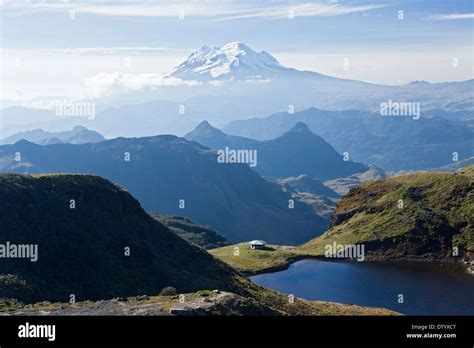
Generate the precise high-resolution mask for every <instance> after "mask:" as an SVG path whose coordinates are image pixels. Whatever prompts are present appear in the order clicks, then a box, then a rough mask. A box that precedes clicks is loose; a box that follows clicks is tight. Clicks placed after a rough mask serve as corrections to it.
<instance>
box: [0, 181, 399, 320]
mask: <svg viewBox="0 0 474 348" xmlns="http://www.w3.org/2000/svg"><path fill="white" fill-rule="evenodd" d="M71 199H73V200H74V204H75V205H73V204H72V202H71ZM72 207H74V208H72ZM0 226H1V227H2V228H1V229H0V243H1V244H2V253H1V255H2V258H0V312H5V311H7V312H8V313H12V314H41V315H44V314H51V315H77V314H82V315H103V314H122V315H160V314H167V315H169V314H173V308H174V312H175V313H177V314H179V313H184V312H186V311H188V312H189V311H196V314H197V313H202V314H216V313H219V314H240V315H242V314H254V315H255V314H264V315H287V314H290V315H322V314H326V315H329V314H333V315H344V314H393V312H391V311H387V310H384V309H377V308H364V307H359V306H351V305H342V304H337V303H328V302H311V301H305V300H302V299H295V303H294V304H289V303H288V300H287V297H286V296H284V295H282V294H279V293H277V292H275V291H271V290H267V289H264V288H262V287H259V286H257V285H255V284H253V283H251V282H250V281H248V280H247V279H245V278H243V277H242V276H241V275H239V274H238V273H237V272H236V271H234V270H233V269H232V268H230V267H229V266H228V265H226V264H224V263H223V262H221V261H219V260H217V259H215V258H214V257H212V256H211V255H210V254H208V253H207V252H206V251H204V250H203V249H201V248H199V247H197V246H194V245H192V244H190V243H188V242H186V241H185V240H184V239H182V238H180V237H178V236H177V235H176V234H175V233H173V232H171V231H170V230H169V229H168V228H167V227H165V226H164V225H162V224H161V223H160V222H158V221H156V220H155V219H153V218H152V217H150V216H149V215H148V214H146V213H145V211H144V210H143V209H142V208H141V206H140V204H139V203H138V201H137V200H135V199H134V198H133V197H132V196H131V195H130V194H129V193H128V192H126V191H124V190H123V189H121V188H120V187H118V186H116V185H113V184H112V183H110V182H109V181H107V180H105V179H103V178H100V177H96V176H90V175H38V176H25V175H16V174H2V175H0ZM7 243H10V244H9V247H8V248H7V249H8V250H9V251H10V252H11V251H12V250H13V249H12V248H11V246H12V245H18V244H23V245H26V244H27V245H36V246H37V248H38V249H37V253H36V259H35V262H31V261H30V259H27V258H15V257H11V256H12V255H13V254H9V257H5V256H6V254H5V246H6V245H7ZM127 247H129V248H130V249H129V254H128V255H127V253H126V250H127V249H126V248H127ZM169 286H171V287H174V288H176V291H178V293H188V294H186V296H185V302H184V303H183V304H182V303H181V302H180V301H179V297H178V296H177V295H175V294H173V293H171V294H165V293H162V294H161V296H158V294H159V293H160V291H161V290H162V289H163V288H164V287H169ZM214 289H218V290H216V291H212V290H214ZM71 295H74V296H75V300H76V301H77V303H73V304H69V303H68V302H69V301H70V300H71ZM137 295H140V296H139V297H136V296H137ZM146 295H149V296H146ZM126 297H128V298H126ZM204 297H209V300H208V301H206V300H205V299H204ZM113 298H115V299H113ZM90 300H101V301H98V302H95V303H91V301H90ZM102 300H105V301H102ZM43 301H50V302H55V303H54V304H53V303H45V302H43ZM38 302H40V303H38ZM65 302H66V303H68V304H65ZM26 303H35V304H34V305H33V306H25V304H26Z"/></svg>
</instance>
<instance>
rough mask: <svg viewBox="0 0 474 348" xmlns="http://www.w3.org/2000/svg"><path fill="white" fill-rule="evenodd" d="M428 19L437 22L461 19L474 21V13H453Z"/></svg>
mask: <svg viewBox="0 0 474 348" xmlns="http://www.w3.org/2000/svg"><path fill="white" fill-rule="evenodd" d="M427 19H430V20H435V21H453V20H460V19H474V13H452V14H444V15H435V16H430V17H427Z"/></svg>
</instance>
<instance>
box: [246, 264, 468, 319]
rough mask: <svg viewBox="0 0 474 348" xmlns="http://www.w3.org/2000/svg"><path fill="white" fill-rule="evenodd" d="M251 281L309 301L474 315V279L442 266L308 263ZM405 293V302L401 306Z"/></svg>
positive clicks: (259, 276)
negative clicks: (399, 297) (399, 296)
mask: <svg viewBox="0 0 474 348" xmlns="http://www.w3.org/2000/svg"><path fill="white" fill-rule="evenodd" d="M250 279H251V280H252V281H253V282H254V283H256V284H258V285H261V286H264V287H267V288H270V289H274V290H277V291H279V292H282V293H285V294H293V295H295V296H296V297H302V298H305V299H308V300H321V301H333V302H341V303H350V304H357V305H361V306H371V307H385V308H389V309H393V310H395V311H398V312H401V313H404V314H408V315H443V314H444V315H474V276H472V275H469V274H467V273H466V272H463V271H462V270H453V269H452V268H448V267H440V266H436V265H427V264H401V263H396V264H394V263H369V262H363V263H358V262H328V261H317V260H303V261H299V262H296V263H294V264H292V265H291V266H290V268H289V269H287V270H285V271H281V272H276V273H269V274H261V275H257V276H253V277H251V278H250ZM399 294H403V297H404V303H398V295H399Z"/></svg>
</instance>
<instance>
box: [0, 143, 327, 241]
mask: <svg viewBox="0 0 474 348" xmlns="http://www.w3.org/2000/svg"><path fill="white" fill-rule="evenodd" d="M18 154H20V155H21V158H17V157H16V156H17V155H18ZM128 156H129V157H128ZM16 159H19V161H16ZM127 159H129V160H128V161H127ZM0 172H14V173H85V174H95V175H100V176H104V177H106V178H108V179H109V180H111V181H113V182H116V183H118V184H120V185H121V186H123V187H124V188H126V189H127V190H128V191H130V192H131V193H132V194H133V195H134V196H135V197H136V198H137V199H138V200H139V201H140V203H141V204H142V205H143V207H144V208H145V210H147V211H150V212H160V213H162V214H166V215H179V216H183V215H184V216H187V217H188V218H190V219H191V220H192V221H193V222H195V223H198V224H202V225H208V226H211V227H212V228H213V229H215V230H217V231H219V232H220V233H222V234H223V235H225V236H226V237H228V238H229V240H231V241H233V242H239V241H244V240H249V239H265V240H268V241H270V242H273V243H288V244H299V243H303V242H306V241H308V240H310V239H311V238H314V237H315V236H317V235H318V234H321V233H322V232H323V231H324V229H325V228H326V226H327V220H325V219H323V218H321V217H318V216H317V215H316V214H314V212H313V211H312V209H311V207H309V206H308V205H306V204H304V203H301V202H300V203H297V204H295V207H294V209H289V207H288V201H289V200H290V199H291V195H290V194H289V193H286V192H283V191H282V190H281V188H280V186H279V185H276V184H272V183H269V182H267V181H266V180H264V179H263V178H262V177H261V176H260V175H259V174H258V173H256V172H255V171H253V170H252V169H250V168H249V166H248V165H244V164H228V163H218V162H217V154H216V152H214V151H211V150H210V149H208V148H206V147H203V146H201V145H199V144H197V143H195V142H190V141H187V140H185V139H183V138H178V137H175V136H172V135H162V136H154V137H147V138H117V139H112V140H107V141H103V142H100V143H95V144H81V145H71V144H57V145H48V146H41V145H36V144H32V143H30V142H27V141H24V140H22V141H20V142H17V143H16V144H13V145H4V146H0Z"/></svg>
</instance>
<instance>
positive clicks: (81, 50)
mask: <svg viewBox="0 0 474 348" xmlns="http://www.w3.org/2000/svg"><path fill="white" fill-rule="evenodd" d="M193 50H194V48H172V47H151V46H130V47H126V46H123V47H75V48H34V49H31V48H28V49H4V50H3V51H4V52H16V53H17V54H21V53H22V52H28V53H35V54H63V55H76V56H77V55H114V54H115V55H117V54H119V55H123V54H132V55H136V54H154V53H159V54H161V53H166V52H168V53H176V52H178V53H179V52H192V51H193Z"/></svg>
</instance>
